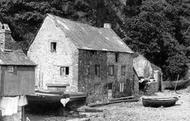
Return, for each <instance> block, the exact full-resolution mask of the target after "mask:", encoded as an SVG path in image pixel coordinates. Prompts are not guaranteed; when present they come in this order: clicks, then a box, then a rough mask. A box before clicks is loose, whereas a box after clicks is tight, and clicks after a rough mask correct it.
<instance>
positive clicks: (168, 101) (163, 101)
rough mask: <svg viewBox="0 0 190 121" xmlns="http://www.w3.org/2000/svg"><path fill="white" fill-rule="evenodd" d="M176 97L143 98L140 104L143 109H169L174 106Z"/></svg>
mask: <svg viewBox="0 0 190 121" xmlns="http://www.w3.org/2000/svg"><path fill="white" fill-rule="evenodd" d="M177 100H178V98H177V97H151V96H150V97H143V98H142V103H143V105H144V106H145V107H161V106H163V107H170V106H174V105H175V104H176V101H177Z"/></svg>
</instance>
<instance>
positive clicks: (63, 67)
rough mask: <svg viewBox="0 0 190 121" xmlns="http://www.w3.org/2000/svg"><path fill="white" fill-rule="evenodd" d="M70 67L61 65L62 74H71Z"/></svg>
mask: <svg viewBox="0 0 190 121" xmlns="http://www.w3.org/2000/svg"><path fill="white" fill-rule="evenodd" d="M69 73H70V68H69V66H61V67H60V75H61V76H69Z"/></svg>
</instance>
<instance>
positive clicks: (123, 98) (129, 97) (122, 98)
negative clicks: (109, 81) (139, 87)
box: [110, 96, 134, 101]
mask: <svg viewBox="0 0 190 121" xmlns="http://www.w3.org/2000/svg"><path fill="white" fill-rule="evenodd" d="M131 98H134V96H127V97H120V98H113V99H110V101H117V100H125V99H131Z"/></svg>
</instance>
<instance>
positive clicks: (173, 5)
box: [0, 0, 190, 80]
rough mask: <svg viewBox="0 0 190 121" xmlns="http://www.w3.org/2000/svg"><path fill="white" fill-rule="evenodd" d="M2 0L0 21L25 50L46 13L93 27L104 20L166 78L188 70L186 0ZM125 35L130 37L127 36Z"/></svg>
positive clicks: (189, 30) (189, 39) (189, 25)
mask: <svg viewBox="0 0 190 121" xmlns="http://www.w3.org/2000/svg"><path fill="white" fill-rule="evenodd" d="M122 1H126V5H123V3H121V0H95V1H94V0H38V1H36V0H1V1H0V20H1V21H3V22H5V23H8V24H9V26H10V28H11V30H12V36H13V37H14V39H15V40H16V41H20V44H21V45H22V47H23V49H24V50H27V48H28V45H29V43H30V41H31V40H33V38H34V37H35V35H36V33H37V31H38V29H39V27H40V26H41V24H42V22H43V19H44V17H45V16H46V13H52V14H54V15H57V16H61V17H64V18H69V19H72V20H76V21H81V22H83V23H88V24H91V25H94V26H98V27H100V26H102V25H103V23H104V22H110V23H112V28H113V30H114V31H115V32H117V34H118V35H119V36H120V37H121V38H123V39H124V41H125V42H126V44H127V45H128V46H130V47H131V48H132V49H133V50H134V51H137V52H139V53H141V54H143V55H144V56H145V57H147V58H148V59H149V60H150V61H151V62H153V63H155V64H156V65H158V66H160V67H161V68H162V69H163V73H164V75H165V77H167V78H165V79H169V80H174V79H175V78H176V75H178V74H179V75H180V77H183V75H184V74H185V72H186V68H187V63H188V61H189V60H188V56H189V57H190V49H187V48H188V47H189V46H190V20H189V19H190V18H189V16H190V4H189V3H188V1H185V0H122ZM126 35H127V36H128V37H130V38H131V39H129V38H126Z"/></svg>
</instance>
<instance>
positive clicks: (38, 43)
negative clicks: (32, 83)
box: [28, 15, 78, 91]
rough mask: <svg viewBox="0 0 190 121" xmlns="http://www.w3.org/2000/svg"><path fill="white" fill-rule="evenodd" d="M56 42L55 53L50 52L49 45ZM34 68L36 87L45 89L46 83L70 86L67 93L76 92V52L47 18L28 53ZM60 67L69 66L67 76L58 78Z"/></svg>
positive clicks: (63, 34)
mask: <svg viewBox="0 0 190 121" xmlns="http://www.w3.org/2000/svg"><path fill="white" fill-rule="evenodd" d="M51 42H56V43H57V49H56V52H53V53H52V52H51V50H50V43H51ZM28 56H29V58H30V59H31V60H32V61H34V62H35V63H36V64H38V65H37V67H36V75H35V76H36V86H37V87H38V88H43V89H47V86H46V84H47V83H54V84H70V86H69V87H67V91H78V88H77V87H78V50H77V48H76V47H75V46H74V44H73V43H72V42H71V41H70V40H69V38H67V37H66V36H65V33H64V32H63V31H62V30H61V29H60V28H59V27H57V26H56V23H55V22H54V20H53V18H51V16H49V15H48V16H47V17H46V19H45V20H44V22H43V24H42V26H41V28H40V30H39V32H38V34H37V36H36V38H35V39H34V41H33V43H32V44H31V46H30V48H29V51H28ZM60 66H69V71H70V72H69V75H68V76H60Z"/></svg>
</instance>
